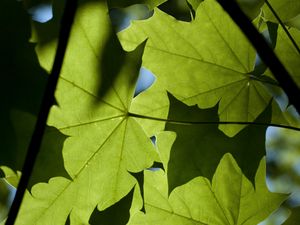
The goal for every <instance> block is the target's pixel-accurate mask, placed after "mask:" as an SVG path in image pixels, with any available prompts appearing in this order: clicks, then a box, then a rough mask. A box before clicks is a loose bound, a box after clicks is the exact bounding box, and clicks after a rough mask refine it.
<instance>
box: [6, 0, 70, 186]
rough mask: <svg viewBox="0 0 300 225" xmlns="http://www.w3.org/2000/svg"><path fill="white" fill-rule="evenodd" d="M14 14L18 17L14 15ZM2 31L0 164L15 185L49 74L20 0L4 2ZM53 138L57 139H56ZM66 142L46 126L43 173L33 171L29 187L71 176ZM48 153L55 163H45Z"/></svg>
mask: <svg viewBox="0 0 300 225" xmlns="http://www.w3.org/2000/svg"><path fill="white" fill-rule="evenodd" d="M12 14H13V15H15V16H13V17H12V16H11V15H12ZM8 24H9V25H8ZM0 30H1V37H0V43H1V44H0V52H1V55H0V58H1V60H0V65H1V70H2V73H1V76H0V84H1V88H0V92H1V93H0V96H1V104H2V105H1V111H0V118H1V119H0V124H1V131H0V136H1V142H0V149H1V151H0V166H1V169H2V170H3V172H4V176H5V178H6V179H7V181H8V182H10V183H11V184H12V185H14V186H16V185H17V182H18V179H19V172H17V171H21V168H22V166H23V162H24V158H25V154H26V151H27V148H28V144H29V141H30V139H31V135H32V132H33V129H34V125H35V121H36V116H37V114H38V110H39V106H40V102H41V97H42V96H43V91H44V87H45V84H46V81H47V73H46V71H45V70H44V69H43V68H42V67H41V66H40V64H39V62H38V58H37V55H36V53H35V51H34V46H35V45H34V43H30V42H29V39H30V34H31V29H30V19H29V16H28V15H27V13H26V11H25V10H24V9H23V7H22V4H21V3H18V2H14V1H9V0H3V1H1V3H0ZM50 130H52V131H51V132H48V131H50ZM54 137H55V138H54ZM53 139H55V140H56V141H55V142H53ZM63 141H64V135H62V134H61V133H60V132H58V131H57V130H54V129H52V128H49V127H48V128H47V131H46V134H45V137H44V139H43V144H42V148H41V151H40V155H39V156H38V158H39V162H40V163H41V164H42V165H43V167H42V168H43V169H42V170H43V172H41V170H40V169H38V170H35V171H34V173H33V175H32V179H31V183H30V186H32V185H33V184H35V183H37V182H41V181H47V180H48V179H49V178H50V177H52V176H56V175H57V176H58V175H60V176H65V177H68V175H67V174H66V171H65V170H64V167H63V162H62V156H61V146H62V144H63ZM52 150H55V151H52ZM50 152H51V153H50ZM49 153H50V154H51V160H48V161H47V162H49V161H51V162H54V163H45V158H47V155H48V154H49ZM37 167H38V166H37Z"/></svg>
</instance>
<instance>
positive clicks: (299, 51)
mask: <svg viewBox="0 0 300 225" xmlns="http://www.w3.org/2000/svg"><path fill="white" fill-rule="evenodd" d="M265 3H266V5H267V6H268V8H269V9H270V11H271V12H272V13H273V15H274V16H275V18H276V19H277V20H278V22H279V24H280V26H281V27H282V28H283V30H284V32H285V33H286V35H287V36H288V38H289V39H290V41H291V42H292V44H293V45H294V47H295V48H296V50H297V52H298V53H299V54H300V48H299V46H298V45H297V43H296V41H295V40H294V38H293V37H292V35H291V34H290V32H289V31H288V29H287V28H286V26H285V25H284V23H283V22H282V20H281V19H280V17H279V16H278V14H277V13H276V11H275V10H274V9H273V7H272V6H271V4H270V3H269V1H268V0H265Z"/></svg>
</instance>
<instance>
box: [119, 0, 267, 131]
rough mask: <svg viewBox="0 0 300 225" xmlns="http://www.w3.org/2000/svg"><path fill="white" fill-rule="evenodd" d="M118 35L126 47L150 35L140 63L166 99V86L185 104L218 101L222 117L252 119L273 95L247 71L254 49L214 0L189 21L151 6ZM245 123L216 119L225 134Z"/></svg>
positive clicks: (203, 104)
mask: <svg viewBox="0 0 300 225" xmlns="http://www.w3.org/2000/svg"><path fill="white" fill-rule="evenodd" d="M191 34H192V35H191ZM119 38H120V40H121V43H122V46H123V47H124V48H125V49H126V50H130V49H133V48H134V47H136V46H137V44H139V43H141V42H142V41H144V40H145V39H146V38H148V41H147V44H146V49H145V53H144V56H143V60H144V61H143V66H144V67H146V68H147V69H149V70H150V71H152V72H153V73H154V74H155V75H156V76H157V81H156V82H157V84H156V85H157V86H159V89H161V93H162V94H161V95H160V96H157V98H158V99H159V101H160V102H165V101H162V100H161V99H162V98H165V97H166V96H165V92H164V91H163V89H166V90H168V91H169V92H170V93H171V94H173V95H174V96H175V97H176V98H178V99H179V100H180V101H183V102H185V103H186V104H188V105H194V104H198V106H199V107H201V108H209V107H213V106H214V105H216V103H217V102H219V116H220V120H221V121H244V122H247V121H248V122H252V121H254V120H255V119H256V118H257V117H258V115H259V114H260V113H262V112H263V110H264V109H265V108H266V107H267V105H268V103H269V101H270V99H271V97H272V96H271V94H270V93H269V92H268V90H267V89H266V87H265V85H264V81H260V77H257V76H254V75H252V74H251V72H252V71H253V69H254V62H255V51H254V49H253V48H252V47H251V45H250V44H249V42H248V41H247V39H246V38H245V37H244V35H243V34H242V33H241V31H240V30H239V29H238V28H237V26H236V25H235V24H234V22H233V21H232V20H231V19H230V18H229V17H228V15H227V14H226V13H225V12H224V11H223V10H222V9H221V7H220V6H219V5H218V4H217V3H216V2H215V1H214V0H206V1H204V2H203V3H201V4H200V5H199V7H198V10H197V17H196V19H195V20H194V21H192V22H190V23H186V22H181V21H176V20H175V19H174V18H172V17H170V16H168V15H166V14H165V13H163V12H161V11H159V10H155V12H154V15H153V17H151V18H150V19H148V20H145V21H134V22H133V23H132V26H131V27H129V28H128V29H127V30H124V31H122V32H120V33H119ZM170 71H172V72H171V73H170ZM140 98H141V100H140V101H145V99H142V97H140ZM136 102H137V101H136ZM141 104H142V103H141ZM141 104H140V105H141ZM155 106H157V104H155ZM147 109H148V110H147ZM147 109H144V111H145V112H146V111H147V115H148V114H149V113H150V114H151V112H152V111H158V110H160V111H162V110H163V109H164V110H165V112H166V111H167V109H168V106H166V105H160V106H158V107H155V108H154V107H149V106H148V108H147ZM139 111H142V109H139ZM165 112H164V113H162V112H161V114H165ZM243 127H244V126H243V125H239V126H237V125H234V126H224V125H220V129H221V130H222V131H224V132H225V133H226V134H227V135H229V136H234V135H235V134H237V133H238V132H239V131H240V130H241V129H242V128H243Z"/></svg>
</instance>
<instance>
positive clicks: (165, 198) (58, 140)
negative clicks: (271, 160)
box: [0, 0, 300, 225]
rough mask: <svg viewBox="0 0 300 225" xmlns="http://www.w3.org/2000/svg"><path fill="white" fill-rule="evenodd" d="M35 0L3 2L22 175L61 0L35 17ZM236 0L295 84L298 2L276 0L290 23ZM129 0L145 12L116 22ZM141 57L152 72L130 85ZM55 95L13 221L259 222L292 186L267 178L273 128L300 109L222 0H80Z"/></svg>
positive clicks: (295, 122) (291, 124)
mask: <svg viewBox="0 0 300 225" xmlns="http://www.w3.org/2000/svg"><path fill="white" fill-rule="evenodd" d="M37 2H39V3H40V2H41V1H37V0H36V1H29V0H27V1H23V2H17V1H12V0H1V2H0V30H1V33H2V34H1V36H0V52H1V60H0V65H1V68H2V75H1V78H0V79H1V82H0V84H1V88H0V91H1V95H0V96H1V100H2V107H1V111H0V113H1V115H0V118H1V127H2V129H1V131H0V132H1V143H0V148H1V152H0V165H1V170H2V176H3V177H4V178H5V179H6V181H7V182H9V183H10V184H11V185H13V186H15V187H16V186H17V184H18V180H19V177H20V174H21V168H22V165H23V162H24V157H25V155H26V150H27V146H28V143H29V141H30V137H31V134H32V131H33V129H34V124H35V121H36V118H37V115H38V112H39V106H40V102H41V96H42V95H43V91H44V87H45V84H46V82H47V77H48V74H49V73H50V71H51V68H52V64H53V60H54V55H55V51H56V47H57V42H58V31H59V28H60V20H61V16H62V13H63V8H64V2H63V1H59V0H53V18H52V19H51V20H49V21H48V22H46V23H38V22H36V21H33V20H31V19H30V16H29V15H28V13H27V11H26V9H29V8H30V7H32V6H34V5H35V4H36V3H37ZM238 3H239V4H240V6H241V8H242V9H243V10H244V12H245V13H246V14H247V15H248V16H249V18H250V19H251V20H252V22H253V24H254V25H255V26H256V27H257V29H258V30H259V31H260V32H261V33H262V34H263V35H265V36H266V38H267V39H268V41H269V43H270V45H271V46H272V48H274V51H275V52H276V54H277V56H278V57H279V58H280V60H281V61H282V63H283V65H284V66H285V67H286V69H287V70H288V71H289V73H290V74H291V76H292V77H293V79H294V81H295V82H296V83H297V84H299V82H300V76H299V75H300V67H299V62H300V52H299V48H298V47H297V44H300V22H299V21H300V1H299V0H286V1H281V0H269V1H268V3H270V5H271V6H272V7H273V9H274V10H275V12H276V15H278V16H279V17H280V18H281V22H282V25H283V26H284V27H285V28H288V30H286V29H283V27H282V26H281V25H279V21H278V20H277V19H276V16H274V13H273V12H272V10H270V8H269V7H268V6H267V4H266V2H265V1H264V0H254V1H247V0H239V1H238ZM133 4H143V6H142V7H144V9H145V7H146V6H147V9H146V10H145V11H146V12H145V13H143V15H142V16H140V18H142V20H135V21H132V22H131V24H130V26H129V27H128V28H127V29H125V30H122V31H120V32H116V30H118V28H117V25H116V20H113V21H112V22H113V23H112V22H111V18H112V17H111V18H110V17H109V12H113V11H114V12H117V14H118V13H119V14H120V15H121V14H122V13H126V10H128V9H129V8H125V9H123V8H124V7H128V6H131V5H133ZM140 6H141V5H140ZM131 7H135V6H131ZM12 15H14V16H12ZM110 15H112V14H110ZM8 24H9V25H8ZM287 33H288V34H290V37H289V36H288V35H287ZM291 39H292V40H294V42H295V43H296V44H295V43H293V42H291ZM141 66H143V67H144V68H146V69H148V70H150V71H151V72H152V73H153V74H154V75H155V78H156V79H155V82H154V83H153V84H152V85H151V87H150V88H149V89H147V90H145V91H144V92H142V93H140V94H138V95H137V96H134V93H135V88H136V81H137V79H138V75H139V71H140V68H141ZM55 98H56V103H55V104H54V105H53V107H52V108H51V112H50V114H49V117H48V121H47V128H46V132H45V135H44V137H43V142H42V146H41V149H40V152H39V155H38V159H37V161H36V163H35V165H34V171H33V174H32V176H31V179H30V183H29V186H28V191H27V192H26V194H25V196H24V199H23V203H22V206H21V210H20V212H19V214H18V217H17V221H16V224H17V225H63V224H71V225H83V224H92V225H96V224H103V225H104V224H107V225H108V224H114V225H122V224H128V225H143V224H145V225H146V224H147V225H192V224H210V225H224V224H244V225H254V224H258V223H259V222H261V221H263V220H264V219H265V218H267V217H268V216H269V215H270V214H271V213H272V212H274V211H275V210H276V209H277V208H278V207H279V206H280V205H281V204H282V203H283V202H284V201H285V199H286V198H287V196H288V195H286V194H279V193H272V192H270V191H269V190H268V188H267V186H266V160H265V154H266V153H265V133H266V129H267V127H268V126H270V125H272V126H279V127H285V128H289V129H294V130H297V129H298V130H300V128H299V127H300V123H299V121H300V119H299V116H298V114H297V112H296V110H295V109H294V107H293V106H292V105H290V104H289V101H288V98H287V96H286V95H285V93H284V91H283V90H282V88H281V86H280V83H278V82H277V81H276V79H275V78H274V76H273V74H272V73H271V72H270V70H269V69H268V68H267V67H266V66H265V65H264V64H263V62H261V60H260V58H259V56H258V55H257V54H256V50H255V49H254V48H253V47H252V45H251V44H250V43H249V41H248V39H247V37H245V35H244V34H243V33H242V32H241V31H240V29H239V28H238V27H237V26H236V24H235V23H234V22H233V21H232V19H231V18H230V16H229V15H228V14H227V13H226V12H225V11H224V10H223V9H222V7H221V6H220V5H219V4H218V3H217V1H216V0H204V1H202V0H188V1H165V0H135V1H129V0H107V1H105V0H81V1H79V6H78V9H77V12H76V17H75V21H74V24H73V26H72V31H71V36H70V39H69V42H68V47H67V51H66V56H65V58H64V62H63V67H62V71H61V74H60V78H59V83H58V86H57V88H56V94H55ZM292 215H293V214H292ZM3 224H4V222H3ZM285 224H287V225H288V224H293V216H292V217H291V219H290V220H289V221H287V222H286V223H285Z"/></svg>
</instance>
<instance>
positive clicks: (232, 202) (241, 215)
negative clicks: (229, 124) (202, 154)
mask: <svg viewBox="0 0 300 225" xmlns="http://www.w3.org/2000/svg"><path fill="white" fill-rule="evenodd" d="M265 170H266V164H265V159H263V160H261V162H260V164H259V167H258V170H257V173H256V176H255V186H253V185H252V183H251V182H250V181H249V180H248V179H247V178H246V177H245V176H244V175H243V173H242V171H241V170H240V168H239V167H238V165H237V163H236V162H235V160H234V158H233V157H232V156H231V155H230V154H228V153H227V154H225V155H224V157H223V158H222V159H221V161H220V163H219V165H218V167H217V169H216V172H215V174H214V176H213V179H212V182H210V181H209V180H208V179H206V178H204V177H196V178H194V179H193V180H191V181H189V182H188V183H187V184H185V185H182V186H179V187H177V188H176V189H174V190H173V191H172V192H171V194H170V196H168V183H167V176H166V174H165V173H163V171H161V170H160V171H156V172H153V171H147V172H145V208H146V214H143V213H141V212H137V213H135V214H134V215H133V217H132V218H131V219H130V222H129V225H141V224H147V225H152V224H153V225H154V224H160V225H169V224H170V225H171V224H172V225H177V224H178V225H181V224H185V225H195V224H197V225H200V224H201V225H202V224H208V225H224V224H228V225H229V224H230V225H233V224H244V225H253V224H258V223H259V222H261V221H262V220H264V219H265V218H266V217H267V216H268V215H269V214H271V213H272V212H273V211H274V210H276V208H277V207H278V206H279V205H280V204H281V203H282V202H283V201H284V200H285V199H286V198H287V195H286V194H276V193H271V192H270V191H269V190H268V188H267V186H266V184H265V176H266V175H265Z"/></svg>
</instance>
